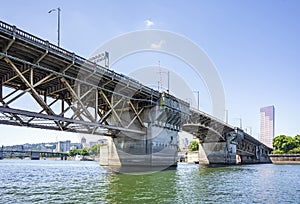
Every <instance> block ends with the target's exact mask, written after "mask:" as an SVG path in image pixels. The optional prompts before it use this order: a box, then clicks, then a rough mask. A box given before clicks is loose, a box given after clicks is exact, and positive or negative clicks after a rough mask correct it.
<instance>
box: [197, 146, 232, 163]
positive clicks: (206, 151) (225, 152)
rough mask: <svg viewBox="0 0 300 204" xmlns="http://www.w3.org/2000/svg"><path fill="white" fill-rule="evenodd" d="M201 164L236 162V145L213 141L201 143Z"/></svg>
mask: <svg viewBox="0 0 300 204" xmlns="http://www.w3.org/2000/svg"><path fill="white" fill-rule="evenodd" d="M199 163H200V164H236V145H235V144H231V143H230V142H211V143H202V144H200V145H199Z"/></svg>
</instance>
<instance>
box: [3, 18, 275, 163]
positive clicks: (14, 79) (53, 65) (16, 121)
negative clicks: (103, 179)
mask: <svg viewBox="0 0 300 204" xmlns="http://www.w3.org/2000/svg"><path fill="white" fill-rule="evenodd" d="M0 81H1V84H0V104H1V105H0V124H6V125H15V126H25V127H32V128H42V129H50V130H60V131H69V132H77V133H85V134H95V135H105V136H109V138H110V139H109V141H110V142H109V145H108V148H107V150H105V151H106V152H105V151H104V150H103V152H102V158H105V156H106V159H103V160H102V161H101V164H105V165H124V166H125V165H145V166H171V165H176V164H177V153H178V146H177V143H178V141H177V138H178V132H179V131H181V130H184V131H187V132H189V133H191V134H193V135H194V136H195V137H197V138H198V139H199V141H200V144H201V145H200V151H199V155H200V162H201V163H220V164H233V163H236V161H237V158H238V160H240V161H241V162H242V163H260V162H267V160H268V156H267V154H268V153H269V151H270V150H271V149H270V148H268V147H266V146H265V145H263V144H262V143H260V142H259V141H257V140H256V139H255V138H253V137H252V136H250V135H248V134H246V133H244V132H243V130H241V129H238V128H234V127H232V126H230V125H228V124H226V123H224V122H223V121H220V120H218V119H216V118H214V117H212V116H210V115H208V114H206V113H204V112H201V111H197V110H193V109H191V108H190V104H189V103H187V102H186V101H184V100H181V99H179V98H176V97H174V96H172V95H170V94H167V93H165V92H159V91H157V90H154V89H151V88H149V87H147V86H145V85H143V84H141V83H140V82H139V81H137V80H135V79H132V78H130V77H127V76H124V75H121V74H118V73H116V72H114V71H113V70H110V69H108V68H106V67H103V66H100V65H98V64H96V63H93V62H91V61H89V60H87V59H85V58H83V57H80V56H78V55H76V54H75V53H73V52H69V51H67V50H65V49H63V48H60V47H57V46H55V45H53V44H51V43H49V42H48V41H46V40H43V39H40V38H38V37H36V36H34V35H32V34H29V33H27V32H25V31H23V30H20V29H18V28H16V27H15V26H12V25H9V24H7V23H5V22H2V21H0ZM29 96H31V97H30V100H28V97H29ZM22 98H23V99H22ZM20 100H23V101H28V102H27V103H26V102H23V103H18V102H19V101H20ZM20 104H21V105H20Z"/></svg>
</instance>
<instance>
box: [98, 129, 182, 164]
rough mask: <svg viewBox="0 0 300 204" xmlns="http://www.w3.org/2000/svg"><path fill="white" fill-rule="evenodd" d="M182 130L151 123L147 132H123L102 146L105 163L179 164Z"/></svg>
mask: <svg viewBox="0 0 300 204" xmlns="http://www.w3.org/2000/svg"><path fill="white" fill-rule="evenodd" d="M177 138H178V131H176V130H171V129H166V128H163V127H159V126H156V125H150V126H149V127H148V128H147V131H146V134H145V135H133V134H124V133H119V134H118V135H117V136H116V137H110V138H109V139H108V145H107V146H104V147H101V149H100V165H102V166H133V167H134V166H135V167H158V168H160V167H161V168H167V167H169V166H176V165H177V156H178V149H177Z"/></svg>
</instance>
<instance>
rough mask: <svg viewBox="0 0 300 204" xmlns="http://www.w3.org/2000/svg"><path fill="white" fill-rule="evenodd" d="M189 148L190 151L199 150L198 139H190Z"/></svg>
mask: <svg viewBox="0 0 300 204" xmlns="http://www.w3.org/2000/svg"><path fill="white" fill-rule="evenodd" d="M189 150H190V151H197V150H199V143H198V141H195V140H194V141H191V143H190V145H189Z"/></svg>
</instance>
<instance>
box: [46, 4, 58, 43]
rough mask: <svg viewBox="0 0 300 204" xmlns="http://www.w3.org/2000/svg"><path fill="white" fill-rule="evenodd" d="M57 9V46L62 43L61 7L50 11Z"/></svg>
mask: <svg viewBox="0 0 300 204" xmlns="http://www.w3.org/2000/svg"><path fill="white" fill-rule="evenodd" d="M54 11H57V46H58V47H59V45H60V11H61V9H60V8H59V7H58V8H57V9H51V10H50V11H48V13H51V12H54Z"/></svg>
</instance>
